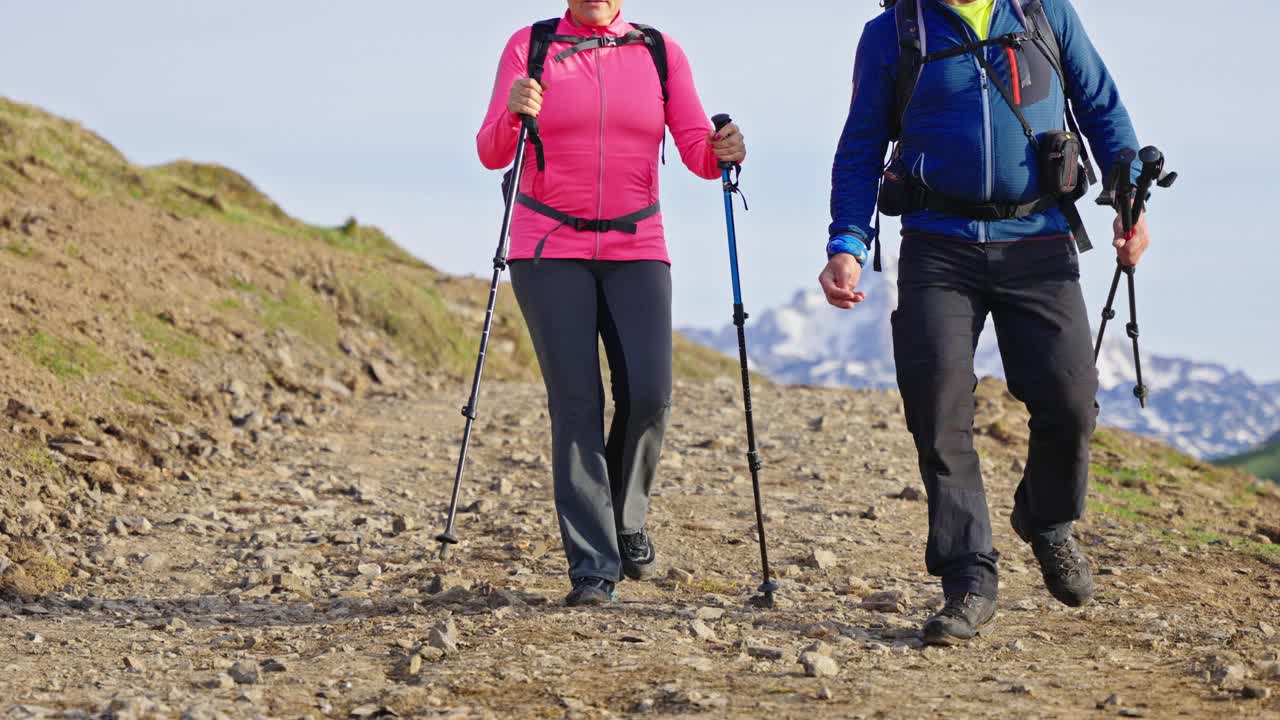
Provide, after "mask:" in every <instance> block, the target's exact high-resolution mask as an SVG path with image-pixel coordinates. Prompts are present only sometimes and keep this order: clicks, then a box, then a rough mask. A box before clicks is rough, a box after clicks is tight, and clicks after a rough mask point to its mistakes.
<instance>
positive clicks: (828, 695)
mask: <svg viewBox="0 0 1280 720" xmlns="http://www.w3.org/2000/svg"><path fill="white" fill-rule="evenodd" d="M835 697H836V695H835V693H833V692H831V688H829V687H827V686H826V685H823V686H822V689H821V690H819V691H818V699H819V700H823V701H828V700H834V699H835Z"/></svg>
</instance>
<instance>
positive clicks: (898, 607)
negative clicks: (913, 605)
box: [862, 590, 907, 613]
mask: <svg viewBox="0 0 1280 720" xmlns="http://www.w3.org/2000/svg"><path fill="white" fill-rule="evenodd" d="M862 609H863V610H871V611H873V612H881V613H905V612H906V611H907V598H906V596H905V595H903V594H902V593H901V592H900V591H898V590H885V591H883V592H878V593H873V594H871V595H868V596H867V597H865V598H863V599H862Z"/></svg>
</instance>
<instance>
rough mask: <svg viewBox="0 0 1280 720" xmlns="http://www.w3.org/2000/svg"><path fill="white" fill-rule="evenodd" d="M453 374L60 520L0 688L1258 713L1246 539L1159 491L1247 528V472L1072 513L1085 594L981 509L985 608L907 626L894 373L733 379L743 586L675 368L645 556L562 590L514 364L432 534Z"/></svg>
mask: <svg viewBox="0 0 1280 720" xmlns="http://www.w3.org/2000/svg"><path fill="white" fill-rule="evenodd" d="M463 394H464V389H463V388H461V387H460V386H458V385H457V384H456V383H448V384H445V385H443V386H440V387H438V388H437V389H431V388H430V387H428V386H426V385H414V386H412V387H409V388H403V389H400V390H395V391H384V392H378V393H373V394H371V395H367V396H364V397H362V398H359V399H357V400H354V401H353V402H352V403H351V404H348V405H344V406H342V407H340V408H339V409H338V410H337V411H336V413H335V415H334V416H333V417H332V418H331V419H329V420H328V421H326V422H325V423H323V424H322V426H321V427H320V428H319V429H312V430H308V431H307V432H305V433H300V432H285V433H279V434H276V435H273V436H270V439H268V438H267V437H266V436H263V437H262V438H260V440H261V443H262V445H261V446H260V447H259V448H258V453H257V458H258V459H257V460H256V461H254V462H251V463H250V462H240V463H238V464H237V465H235V466H230V467H227V468H211V469H208V470H206V471H203V472H199V473H195V474H188V475H187V476H186V478H185V479H184V480H183V481H181V482H176V483H173V484H171V485H166V486H162V487H160V488H157V489H155V490H154V491H152V492H150V493H147V492H143V493H140V495H141V497H137V496H135V497H133V498H131V499H130V501H129V503H128V504H127V505H126V504H124V503H120V504H119V505H118V507H115V511H117V512H118V513H119V516H118V517H114V518H112V519H111V520H110V521H109V522H107V523H105V524H104V525H103V526H102V527H103V529H102V530H101V531H95V530H93V529H92V528H87V529H85V530H84V531H83V532H81V533H80V534H72V535H70V536H68V540H67V542H68V543H69V547H66V548H65V549H64V551H65V554H66V555H67V556H68V557H70V558H71V560H70V562H69V564H71V566H72V572H73V575H74V577H75V580H74V581H73V583H72V584H71V585H70V586H69V591H68V592H66V593H61V594H55V595H52V596H46V597H43V598H38V599H28V601H26V602H20V601H13V602H9V603H0V638H2V640H0V669H3V672H0V698H3V699H2V700H0V710H2V711H3V716H4V717H8V718H25V717H58V716H61V717H98V716H103V715H106V716H113V717H118V718H135V717H178V716H186V717H192V718H214V717H232V718H238V717H264V716H265V717H392V716H400V717H450V718H471V717H521V718H526V717H545V718H559V717H572V718H604V717H621V716H632V715H636V716H649V717H699V716H701V717H717V718H718V717H787V718H792V717H794V718H801V717H805V718H812V717H849V718H922V717H979V718H983V717H991V718H1007V717H1054V718H1076V717H1089V718H1093V717H1113V716H1124V717H1151V718H1168V717H1195V718H1203V717H1280V698H1277V695H1276V692H1277V691H1278V690H1280V637H1277V628H1280V572H1277V565H1276V564H1275V560H1274V558H1275V555H1274V554H1270V553H1266V552H1253V551H1246V550H1244V549H1242V547H1241V546H1238V545H1233V544H1232V543H1231V542H1230V541H1229V539H1225V540H1221V541H1212V540H1210V541H1204V538H1197V537H1196V536H1193V535H1191V534H1184V533H1179V532H1177V531H1174V532H1172V533H1171V532H1170V531H1169V529H1168V528H1169V527H1172V525H1171V524H1166V523H1164V522H1162V521H1160V520H1159V517H1161V512H1166V513H1167V515H1166V516H1167V517H1170V518H1172V517H1174V516H1175V515H1181V516H1184V517H1189V516H1194V515H1196V514H1197V513H1210V514H1212V513H1215V512H1216V513H1234V514H1235V515H1238V516H1239V518H1241V519H1240V522H1238V523H1236V524H1237V525H1239V527H1240V528H1241V532H1242V534H1243V535H1247V536H1255V535H1256V534H1257V533H1256V532H1255V528H1254V526H1253V525H1252V524H1251V523H1254V520H1249V519H1248V518H1250V517H1253V518H1254V519H1255V520H1257V519H1261V520H1266V519H1267V518H1268V517H1269V518H1272V519H1273V520H1274V518H1275V516H1276V508H1277V502H1276V501H1275V498H1274V497H1272V496H1261V497H1259V498H1257V499H1255V500H1254V501H1253V502H1255V503H1256V504H1255V505H1253V506H1252V507H1251V509H1235V508H1234V507H1233V506H1231V504H1230V503H1229V502H1223V501H1222V500H1220V499H1215V498H1211V497H1208V496H1206V495H1205V494H1204V493H1203V492H1202V491H1199V490H1196V489H1195V488H1193V487H1188V486H1180V485H1178V483H1176V482H1173V481H1172V480H1170V481H1168V482H1162V483H1158V487H1159V488H1162V489H1160V490H1159V492H1157V491H1156V490H1152V489H1150V488H1147V489H1144V490H1141V492H1143V493H1149V494H1152V497H1154V499H1153V500H1152V501H1151V504H1150V505H1151V510H1152V512H1144V513H1143V514H1141V515H1139V516H1135V517H1136V519H1135V517H1130V516H1129V514H1127V513H1125V512H1108V511H1107V510H1106V509H1105V507H1112V506H1105V507H1104V509H1103V511H1101V512H1095V513H1093V514H1092V516H1091V518H1090V519H1089V520H1088V521H1087V522H1085V523H1082V525H1081V530H1082V533H1083V539H1084V541H1085V545H1086V547H1087V549H1088V550H1089V552H1090V553H1091V554H1092V556H1093V558H1094V560H1095V564H1096V565H1097V566H1099V567H1100V568H1101V572H1102V575H1101V576H1100V580H1101V592H1100V598H1099V601H1098V602H1097V603H1095V604H1094V605H1093V606H1092V607H1090V608H1087V609H1083V610H1071V609H1067V608H1065V607H1062V606H1060V605H1057V604H1056V603H1055V602H1054V601H1053V600H1052V599H1051V598H1050V597H1049V596H1048V594H1047V593H1046V592H1044V590H1043V589H1042V588H1041V586H1040V580H1039V575H1038V572H1037V571H1036V568H1035V566H1034V560H1033V559H1032V558H1031V556H1030V553H1029V552H1028V551H1027V550H1026V549H1025V548H1023V547H1021V546H1019V545H1018V544H1017V543H1016V542H1015V540H1014V538H1013V535H1012V532H1011V531H1010V530H1009V529H1008V528H1007V526H1006V524H1005V523H1004V522H998V523H997V527H998V538H997V546H998V547H999V548H1000V549H1001V550H1002V551H1003V552H1004V576H1003V579H1002V581H1003V586H1002V597H1001V612H1000V615H999V616H998V618H997V621H996V623H995V624H994V625H992V626H991V627H990V628H989V629H988V630H987V631H985V632H984V633H983V635H982V636H981V637H980V638H979V639H977V640H976V641H974V642H973V643H972V644H971V645H969V646H968V647H963V648H958V649H949V650H943V649H934V648H924V647H922V643H921V641H920V638H919V634H918V628H919V626H920V624H921V622H922V620H923V619H924V618H925V617H926V616H927V615H928V614H929V613H930V611H931V610H932V609H934V608H936V607H937V606H938V604H939V603H940V601H941V598H940V594H939V592H938V589H937V586H936V584H935V582H934V581H933V580H932V579H931V578H929V577H928V576H927V575H926V574H925V573H924V569H923V560H922V558H921V555H922V548H923V544H924V539H925V518H926V512H925V503H924V502H923V501H922V499H921V498H920V497H919V493H918V492H917V491H916V490H915V488H917V487H918V485H919V481H918V478H917V477H916V475H915V469H914V464H913V461H912V460H911V458H912V457H913V456H912V449H911V446H910V438H909V435H908V434H907V433H906V429H905V426H904V423H903V420H902V418H901V414H900V411H899V409H898V408H899V402H898V399H897V397H896V396H895V395H892V394H888V393H851V392H844V391H827V390H810V389H796V388H777V387H767V388H763V389H762V390H761V391H760V393H759V394H760V399H759V403H758V404H759V416H760V417H761V419H762V421H763V422H762V424H761V435H762V437H763V438H764V444H763V449H764V452H765V459H766V462H767V467H766V470H765V472H764V482H765V483H766V486H767V508H768V522H769V529H770V531H771V538H770V539H771V544H772V555H773V558H774V559H775V563H776V567H777V569H778V571H779V574H780V575H781V576H782V583H783V592H782V593H781V595H780V597H779V603H778V607H777V608H775V609H771V610H766V609H758V608H756V607H753V606H752V605H751V604H750V602H749V600H750V596H751V594H752V593H751V591H752V589H753V588H754V587H755V585H756V584H757V583H758V582H759V579H758V556H757V554H756V546H755V543H754V536H753V532H754V531H753V522H752V515H751V489H750V483H749V481H748V479H747V475H746V473H745V467H744V463H743V462H742V459H741V443H740V440H739V437H740V434H741V432H740V428H741V420H740V415H739V412H740V411H739V404H738V403H739V390H738V388H737V386H736V384H735V383H734V382H732V381H730V380H727V379H722V380H719V381H715V382H707V383H698V384H691V383H681V384H679V385H678V387H677V393H676V394H677V398H676V408H677V411H676V416H675V419H674V426H673V428H672V432H671V433H670V442H669V451H668V452H667V454H666V456H665V458H664V460H663V466H662V479H661V487H660V491H659V495H658V497H656V498H655V500H654V512H653V515H652V522H651V530H652V531H653V533H654V535H655V539H656V542H657V543H658V547H659V551H660V558H661V562H662V563H663V565H664V572H663V573H662V575H661V577H662V579H661V580H658V581H656V582H652V583H633V582H626V583H623V584H622V585H620V586H619V592H620V599H621V602H620V603H618V604H616V605H614V606H611V607H606V608H600V609H584V610H568V609H565V608H563V607H561V606H560V604H559V603H560V599H561V597H562V596H563V593H564V592H565V590H566V581H565V579H564V559H563V555H562V554H561V551H560V547H559V537H558V531H557V529H556V524H555V521H554V514H553V509H552V503H551V489H550V478H549V465H548V462H547V447H546V446H547V438H546V435H545V431H544V428H545V425H546V420H545V413H544V410H543V404H542V403H543V396H542V392H541V388H540V387H538V386H534V385H528V384H498V383H495V384H493V385H490V386H489V387H487V388H486V394H485V402H484V404H483V406H482V415H483V417H482V419H481V422H480V425H479V427H478V430H477V447H476V449H475V452H474V455H473V462H472V465H471V469H470V472H469V476H468V483H467V485H466V487H465V492H464V500H463V506H464V507H465V508H466V511H465V512H464V514H463V515H462V516H461V518H462V519H461V522H460V526H459V533H460V535H461V537H462V538H463V544H462V545H461V546H460V547H459V548H458V550H457V551H456V552H455V553H454V555H453V557H452V558H451V559H450V560H448V561H447V562H442V561H440V560H438V559H437V557H436V549H437V548H436V545H435V543H434V542H433V541H432V537H433V536H434V534H435V532H437V530H438V527H437V526H438V521H439V517H440V514H441V511H442V509H443V506H444V503H445V500H446V497H447V492H448V490H449V484H450V481H451V478H452V468H453V463H454V453H455V448H456V441H457V435H458V432H459V431H460V428H461V422H460V418H459V417H458V411H457V408H458V406H459V404H460V401H461V398H462V395H463ZM998 395H999V393H998V392H988V393H987V396H988V399H987V400H985V401H984V404H983V411H982V413H983V417H982V419H981V422H980V426H981V427H985V428H986V429H985V430H984V435H983V437H981V438H980V442H981V446H982V449H983V451H984V452H985V453H986V457H987V460H986V462H985V465H986V467H985V470H986V472H987V476H988V484H989V488H990V496H991V503H992V510H993V513H994V514H995V515H996V516H997V517H999V518H1003V517H1006V516H1007V513H1008V511H1009V509H1010V506H1011V497H1012V487H1013V484H1014V482H1015V479H1016V477H1017V474H1018V472H1019V468H1018V467H1017V463H1016V460H1015V459H1014V458H1015V455H1016V454H1017V452H1018V448H1019V442H1018V440H1017V438H1016V437H1015V438H1009V437H1003V433H1002V432H1001V431H1000V428H1002V427H1006V426H1009V425H1011V424H1010V423H1007V422H1003V421H1002V416H1003V413H1004V412H1005V411H1004V409H1003V408H1004V407H1005V405H1004V404H1003V403H1004V401H1003V400H1002V399H1001V398H1000V397H998ZM1107 453H1108V451H1106V450H1102V451H1100V454H1101V456H1102V457H1103V458H1104V459H1105V458H1106V457H1107ZM1130 492H1139V491H1137V490H1135V491H1130ZM1144 496H1145V495H1144ZM1113 499H1114V498H1113ZM111 507H112V506H108V508H107V509H108V510H111ZM1143 507H1144V508H1146V507H1147V506H1146V505H1143ZM1112 509H1113V510H1114V508H1112ZM1258 527H1262V528H1263V529H1266V528H1267V526H1266V525H1265V523H1262V524H1259V525H1258Z"/></svg>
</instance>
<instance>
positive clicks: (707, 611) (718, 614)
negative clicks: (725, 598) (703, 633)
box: [693, 607, 724, 622]
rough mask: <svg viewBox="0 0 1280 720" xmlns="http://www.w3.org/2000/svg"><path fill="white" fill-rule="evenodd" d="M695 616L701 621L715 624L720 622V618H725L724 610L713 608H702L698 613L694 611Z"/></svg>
mask: <svg viewBox="0 0 1280 720" xmlns="http://www.w3.org/2000/svg"><path fill="white" fill-rule="evenodd" d="M693 616H694V617H695V618H697V619H699V620H705V621H707V622H713V621H715V620H719V619H720V618H722V617H724V609H723V608H713V607H700V608H698V609H697V610H696V611H694V613H693Z"/></svg>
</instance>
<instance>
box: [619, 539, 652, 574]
mask: <svg viewBox="0 0 1280 720" xmlns="http://www.w3.org/2000/svg"><path fill="white" fill-rule="evenodd" d="M618 551H619V552H620V553H622V574H623V575H626V576H627V577H629V578H631V579H632V580H648V579H649V578H651V577H653V576H654V575H655V574H656V573H657V572H658V552H657V550H655V549H654V547H653V541H651V540H650V539H649V535H648V533H646V532H645V531H644V530H641V531H640V532H638V533H631V534H630V535H619V536H618Z"/></svg>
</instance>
